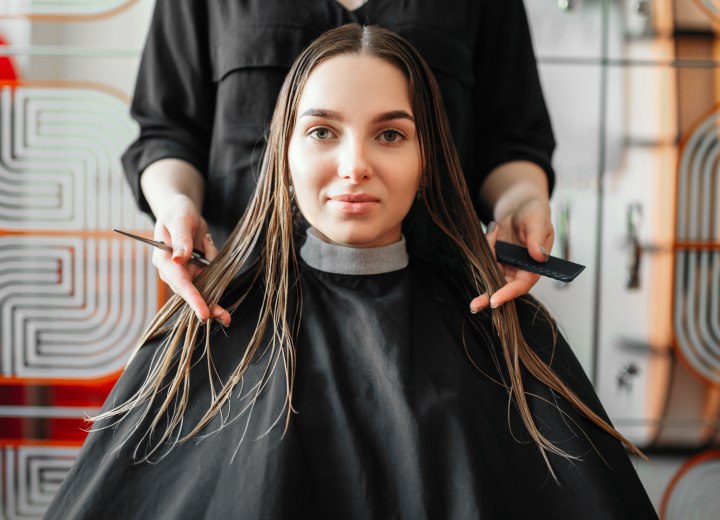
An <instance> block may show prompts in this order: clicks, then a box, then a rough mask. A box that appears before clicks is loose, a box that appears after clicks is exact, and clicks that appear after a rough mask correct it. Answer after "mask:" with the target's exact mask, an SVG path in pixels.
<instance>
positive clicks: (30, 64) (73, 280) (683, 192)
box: [0, 0, 720, 519]
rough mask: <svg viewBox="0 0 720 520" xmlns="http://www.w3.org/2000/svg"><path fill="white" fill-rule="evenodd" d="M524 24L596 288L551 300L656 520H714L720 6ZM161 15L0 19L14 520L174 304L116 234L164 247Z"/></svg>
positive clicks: (56, 9)
mask: <svg viewBox="0 0 720 520" xmlns="http://www.w3.org/2000/svg"><path fill="white" fill-rule="evenodd" d="M369 1H370V2H372V1H373V0H369ZM483 1H484V0H483ZM488 1H489V0H488ZM525 5H526V8H527V11H528V16H529V19H530V24H531V28H532V32H533V38H534V42H535V49H536V53H537V57H538V66H539V70H540V74H541V78H542V82H543V87H544V90H545V95H546V99H547V102H548V105H549V109H550V112H551V115H552V119H553V124H554V128H555V132H556V138H557V142H558V148H557V152H556V155H555V161H554V164H555V167H556V171H557V173H558V179H557V188H556V191H555V194H554V197H553V204H554V208H553V210H554V219H555V226H556V233H557V238H556V243H555V248H554V251H553V254H554V255H557V256H561V257H564V258H568V259H570V260H573V261H575V262H578V263H581V264H584V265H587V266H588V268H587V269H586V271H585V272H584V273H583V274H582V275H581V276H580V277H579V278H578V279H577V280H575V281H574V282H572V283H571V284H562V283H558V282H554V281H552V280H545V279H544V280H543V281H542V282H541V283H540V284H539V286H538V287H537V288H536V290H535V294H536V295H537V296H539V297H540V298H541V299H542V300H543V301H544V302H545V303H546V304H547V305H548V307H549V308H550V309H551V310H552V311H553V312H554V313H555V315H556V316H557V317H558V319H559V321H560V325H561V328H562V330H563V331H564V333H565V334H566V335H567V336H568V339H569V340H570V344H571V345H572V346H573V348H574V349H575V350H576V353H577V355H578V357H579V359H580V361H581V363H582V364H583V366H584V367H585V369H586V370H587V372H588V374H589V376H590V377H591V379H592V380H593V382H594V383H595V385H596V388H597V389H598V392H599V394H600V397H601V399H602V400H603V402H604V404H605V406H606V408H607V410H608V413H609V414H610V416H611V418H612V420H613V422H614V423H615V425H616V426H617V427H618V428H619V429H620V430H621V431H622V432H623V433H625V434H626V435H628V436H629V437H630V438H631V439H632V440H634V441H635V442H636V443H637V444H638V445H639V446H641V447H642V448H644V449H645V450H646V451H647V452H648V453H649V454H650V455H651V458H652V460H653V461H652V462H651V463H649V464H648V463H642V462H640V463H638V471H639V473H640V476H641V478H642V479H643V482H644V483H645V485H646V487H647V489H648V492H649V494H650V497H651V498H652V499H653V501H654V503H655V505H656V507H657V508H658V510H659V511H660V510H661V508H662V511H663V513H664V514H665V517H666V518H668V519H671V518H709V517H708V516H702V515H703V514H706V513H705V512H707V511H709V512H715V511H717V502H712V501H713V500H715V501H717V496H718V494H717V493H716V492H715V493H713V492H712V489H713V488H714V489H717V484H713V483H716V482H718V480H719V478H720V476H719V474H720V464H718V463H717V454H716V452H714V451H711V448H712V447H713V446H717V445H718V443H719V441H720V429H719V426H720V420H719V417H720V143H719V142H718V135H719V131H720V128H719V126H720V114H719V113H718V111H719V110H720V108H719V106H720V105H718V100H719V97H720V44H719V43H718V42H719V39H718V27H720V25H719V24H720V2H718V0H525ZM152 6H153V1H152V0H94V1H86V0H43V1H42V2H40V1H39V0H0V475H1V476H0V488H1V491H0V518H18V519H29V518H40V517H41V516H42V513H43V511H44V508H45V507H46V505H47V504H48V502H49V500H50V498H51V497H52V495H53V493H54V491H55V490H56V489H57V487H58V485H59V483H60V482H61V480H62V478H63V476H64V474H65V472H66V471H67V469H68V468H69V466H70V465H71V464H72V460H73V457H74V455H75V453H76V452H77V450H78V448H79V446H80V445H81V444H82V440H83V438H84V435H85V433H84V432H83V431H82V428H83V427H84V426H85V423H84V422H83V416H84V414H86V413H93V412H94V411H95V410H97V408H98V407H99V406H100V405H101V404H102V402H103V400H104V398H105V396H106V395H107V392H108V391H109V389H110V388H111V386H112V384H113V382H114V381H115V379H116V378H117V376H118V374H119V372H120V371H121V369H122V367H123V365H124V363H125V360H126V358H127V355H128V353H129V350H130V349H131V348H132V346H133V344H134V342H135V341H136V339H137V338H138V336H139V334H140V328H141V327H142V326H143V324H144V323H146V322H147V320H148V319H149V318H150V316H152V314H153V313H154V311H155V309H157V307H158V304H159V302H161V301H163V299H164V298H165V291H164V289H163V287H162V285H161V284H159V283H158V281H157V279H156V276H155V272H154V269H153V268H152V266H151V264H150V258H149V255H150V251H149V250H148V248H145V247H144V246H142V245H141V244H137V245H136V244H134V243H132V242H131V241H126V240H123V239H121V238H119V237H117V238H116V237H114V236H112V233H111V232H110V228H111V227H120V228H123V229H127V230H128V231H132V232H136V233H138V232H139V233H143V232H148V231H149V230H150V222H149V220H148V219H147V218H146V217H144V216H142V215H140V213H139V212H138V211H137V210H136V209H135V205H134V202H133V201H132V198H131V197H130V193H129V190H128V188H127V187H126V186H125V181H124V178H123V175H122V173H121V170H120V164H119V155H120V153H121V152H122V151H123V150H124V148H125V146H126V145H127V144H128V143H129V142H130V140H131V139H132V138H133V137H134V135H135V133H136V131H137V129H136V126H135V124H134V122H132V120H131V119H130V118H129V116H128V104H129V101H130V96H131V95H132V89H133V85H134V81H135V74H136V71H137V66H138V62H139V57H140V52H141V48H142V45H143V41H144V38H145V32H146V30H147V27H148V24H149V18H150V15H151V12H152ZM508 66H509V67H510V66H512V64H510V63H509V64H508ZM706 490H711V492H709V493H708V492H706ZM688 497H690V498H691V499H692V500H694V505H695V507H694V508H693V510H692V511H690V512H689V511H687V505H686V504H687V503H688V500H689V499H688ZM703 501H704V502H703ZM697 504H700V505H697ZM702 504H705V505H702ZM712 507H714V508H715V509H712ZM693 515H695V516H693Z"/></svg>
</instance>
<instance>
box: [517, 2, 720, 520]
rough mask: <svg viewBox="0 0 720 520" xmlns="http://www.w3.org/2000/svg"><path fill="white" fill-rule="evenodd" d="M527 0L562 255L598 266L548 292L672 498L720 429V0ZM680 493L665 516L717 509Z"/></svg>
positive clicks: (618, 419) (654, 478) (609, 405)
mask: <svg viewBox="0 0 720 520" xmlns="http://www.w3.org/2000/svg"><path fill="white" fill-rule="evenodd" d="M525 4H526V7H527V9H528V16H529V18H530V23H531V26H532V29H533V36H534V41H535V45H536V53H537V56H538V63H539V68H540V73H541V77H542V81H543V87H544V90H545V93H546V96H547V99H548V104H549V109H550V113H551V115H552V116H553V122H554V125H555V131H556V134H557V141H558V150H557V154H556V157H555V166H556V169H557V172H558V184H557V190H556V191H555V194H554V197H553V204H554V208H553V209H554V218H555V226H556V231H557V235H558V239H557V242H556V246H555V250H554V254H559V255H567V254H569V255H570V258H569V259H570V260H573V261H576V262H579V263H583V264H587V265H588V266H589V267H588V271H587V272H586V273H583V277H584V279H583V277H580V278H578V280H577V281H576V282H573V283H572V284H569V285H558V284H555V283H553V282H550V281H548V280H543V281H542V282H541V284H540V286H539V287H538V288H537V289H536V291H535V293H536V295H538V296H539V297H540V298H541V299H542V300H543V301H544V302H545V303H546V304H547V305H548V306H549V307H550V309H551V310H553V311H554V312H555V314H556V315H557V316H558V318H559V321H560V324H561V328H562V329H563V330H564V332H565V333H566V335H567V336H568V337H569V340H570V344H571V345H572V346H573V348H575V349H576V352H577V355H578V357H579V358H580V360H581V362H582V363H583V366H584V367H585V368H586V370H587V372H588V374H589V375H590V376H591V379H592V380H593V382H594V384H595V386H596V388H597V390H598V393H599V395H600V398H601V399H602V401H603V403H604V404H605V407H606V409H607V411H608V413H609V415H610V417H611V419H612V420H613V422H614V424H615V425H616V426H617V427H618V429H619V430H620V431H622V432H623V433H624V434H626V435H628V436H629V437H630V439H632V440H633V441H634V442H635V443H637V444H638V445H639V446H640V447H642V448H643V449H645V451H646V452H647V453H648V454H650V455H651V458H652V463H650V464H648V463H644V462H639V463H638V464H639V466H638V471H639V473H640V476H641V478H642V479H643V482H644V483H645V485H646V487H647V489H648V493H649V494H650V497H651V499H652V500H653V502H654V504H655V505H656V507H657V508H658V510H659V509H660V504H661V501H662V500H663V498H662V497H663V495H664V494H667V493H670V492H672V493H675V492H679V491H678V490H681V489H685V490H686V488H684V487H682V486H677V485H676V486H674V487H673V486H671V485H670V484H671V482H673V481H674V480H673V478H675V479H677V476H675V477H674V475H678V474H679V472H681V471H682V470H681V468H682V467H683V464H685V463H686V461H687V460H688V459H689V458H690V457H692V456H695V455H696V454H698V453H703V452H705V451H706V450H708V449H709V448H710V447H712V446H716V445H717V444H718V442H719V441H720V437H719V435H718V433H719V429H718V427H719V426H720V422H719V417H720V163H719V161H720V142H719V141H718V131H719V130H720V128H719V126H720V113H719V112H718V110H719V108H718V100H719V99H720V52H719V49H720V46H719V45H718V42H719V39H718V27H719V26H718V22H720V3H718V2H716V1H714V0H645V1H638V0H607V1H601V0H575V1H571V2H567V1H562V0H560V1H558V2H553V1H543V0H526V2H525ZM703 471H704V473H703V474H704V476H705V477H707V479H708V482H716V483H717V482H718V481H720V466H718V465H717V464H714V465H710V464H707V465H706V466H704V469H703ZM688 476H689V474H688ZM713 479H714V480H713ZM685 481H686V480H684V482H685ZM673 489H674V490H675V491H672V490H673ZM696 498H698V500H711V499H712V497H710V494H705V495H702V494H701V493H698V494H697V496H696ZM666 500H668V499H667V498H666ZM715 500H716V498H715ZM668 503H669V504H675V505H673V506H672V507H668V508H666V509H665V513H664V514H666V518H716V517H717V509H715V510H714V513H715V514H714V516H703V512H704V514H707V511H711V509H707V508H704V507H701V506H698V507H697V508H695V509H694V510H693V512H690V511H687V510H685V511H684V512H683V514H682V515H681V516H677V515H678V512H679V511H681V510H682V509H678V507H677V506H676V504H680V503H686V502H682V501H675V502H673V500H670V501H669V502H668ZM693 515H697V516H693Z"/></svg>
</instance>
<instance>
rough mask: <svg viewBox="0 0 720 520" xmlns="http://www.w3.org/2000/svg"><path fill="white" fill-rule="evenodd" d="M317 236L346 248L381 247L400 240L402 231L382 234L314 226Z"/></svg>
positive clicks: (385, 231)
mask: <svg viewBox="0 0 720 520" xmlns="http://www.w3.org/2000/svg"><path fill="white" fill-rule="evenodd" d="M313 231H314V233H315V235H316V236H317V237H318V238H320V239H321V240H323V241H325V242H328V243H331V244H338V245H342V246H346V247H357V248H365V247H381V246H386V245H389V244H393V243H395V242H397V241H399V240H400V230H399V229H398V230H397V231H396V232H395V231H393V232H388V230H383V231H382V232H380V231H376V230H368V229H347V228H345V229H318V228H317V227H315V226H313Z"/></svg>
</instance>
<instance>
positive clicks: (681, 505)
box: [664, 458, 720, 520]
mask: <svg viewBox="0 0 720 520" xmlns="http://www.w3.org/2000/svg"><path fill="white" fill-rule="evenodd" d="M718 489H720V460H719V459H717V458H714V459H709V460H704V461H702V462H699V463H698V464H696V465H694V466H693V467H691V468H690V469H689V470H688V471H687V472H686V473H685V474H684V475H683V476H682V477H681V478H680V480H678V481H677V482H676V483H675V486H674V488H673V489H672V492H671V494H670V495H669V497H668V502H667V507H666V510H665V516H664V518H667V519H668V520H672V519H681V518H682V519H693V518H698V519H700V518H716V517H717V514H718V511H720V494H718Z"/></svg>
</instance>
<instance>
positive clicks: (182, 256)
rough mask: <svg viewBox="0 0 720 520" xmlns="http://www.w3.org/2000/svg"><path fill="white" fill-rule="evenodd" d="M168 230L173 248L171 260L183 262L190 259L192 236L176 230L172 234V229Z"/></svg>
mask: <svg viewBox="0 0 720 520" xmlns="http://www.w3.org/2000/svg"><path fill="white" fill-rule="evenodd" d="M169 231H170V238H171V243H172V248H173V252H172V261H173V262H174V263H176V264H184V263H185V262H187V261H188V260H190V254H191V253H192V248H193V245H192V244H193V243H192V238H191V237H190V235H189V234H188V233H183V232H178V233H176V234H173V232H172V230H169Z"/></svg>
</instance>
